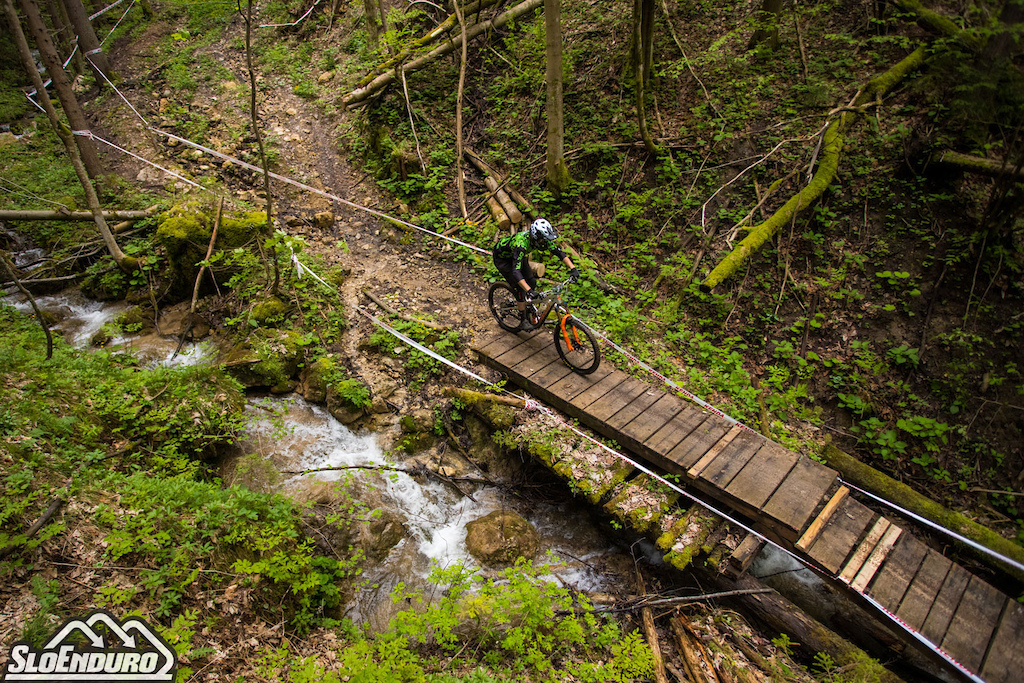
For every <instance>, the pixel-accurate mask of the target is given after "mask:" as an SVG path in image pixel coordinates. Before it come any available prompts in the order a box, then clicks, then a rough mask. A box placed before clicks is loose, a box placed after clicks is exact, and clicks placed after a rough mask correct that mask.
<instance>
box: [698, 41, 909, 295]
mask: <svg viewBox="0 0 1024 683" xmlns="http://www.w3.org/2000/svg"><path fill="white" fill-rule="evenodd" d="M926 56H927V51H926V50H925V48H924V47H919V48H917V49H916V50H914V51H913V52H912V53H911V54H910V55H908V56H907V57H906V58H904V59H903V60H902V61H900V62H899V63H898V64H896V65H895V66H893V67H892V68H891V69H889V70H888V71H886V72H885V73H883V74H881V75H879V76H876V77H875V78H873V79H871V80H870V81H868V83H867V84H866V85H865V86H864V88H863V89H862V90H861V92H860V94H859V95H858V96H857V97H856V99H854V101H853V103H852V105H851V107H850V109H851V110H852V111H842V112H840V113H839V115H838V118H837V119H836V120H834V121H833V122H832V123H831V124H829V126H828V128H826V129H825V132H824V134H823V136H824V137H823V138H822V144H821V156H820V158H819V161H818V169H817V170H816V171H815V173H814V176H813V177H812V178H811V182H810V183H809V184H808V185H807V187H804V188H803V189H801V190H800V191H799V192H797V194H796V195H795V196H794V197H792V198H791V199H790V200H789V201H788V202H786V203H785V204H784V205H783V206H782V208H781V209H779V210H778V211H776V212H775V213H774V214H772V216H771V217H770V218H768V220H766V221H765V222H763V223H761V224H760V225H756V226H754V227H753V228H751V229H750V232H749V233H748V234H747V236H746V237H745V238H743V240H742V241H741V242H740V243H739V244H737V245H736V247H735V248H734V249H733V250H732V251H731V252H730V253H729V254H728V255H727V256H726V257H725V258H724V259H722V260H721V261H720V262H719V263H718V265H717V266H715V267H714V269H713V270H712V271H711V272H710V273H708V276H707V277H706V278H705V279H704V281H703V282H702V283H701V284H700V289H701V291H704V292H710V291H711V290H712V289H714V288H715V287H717V286H718V285H719V284H721V282H722V281H723V280H725V279H727V278H729V277H731V276H732V275H733V274H734V273H736V272H737V271H738V270H739V269H740V268H741V266H743V265H744V264H745V263H746V262H747V259H749V258H750V256H751V255H752V254H754V253H755V252H757V250H758V249H760V248H761V246H762V245H763V244H764V243H765V242H767V241H768V240H770V239H771V238H772V237H773V236H774V235H775V233H777V232H778V231H779V230H780V229H781V228H782V226H784V225H787V224H789V222H790V221H791V220H793V217H794V216H795V215H796V214H797V213H799V212H800V211H803V210H804V209H806V208H807V207H808V206H810V205H811V204H812V203H814V202H815V201H817V199H818V198H819V197H820V196H821V195H822V194H823V193H824V192H825V190H827V189H828V186H829V184H830V183H831V182H832V179H833V178H835V175H836V171H837V170H838V169H839V155H840V153H841V152H842V150H843V136H844V134H845V133H846V131H847V130H849V128H850V126H852V125H853V123H854V122H855V121H856V120H857V112H858V111H860V110H863V109H864V108H865V107H867V106H868V105H870V104H872V103H873V102H876V101H879V100H881V98H882V96H883V95H885V94H886V93H888V92H890V91H891V90H892V89H893V88H894V87H895V86H896V85H897V84H898V83H899V82H900V81H902V80H903V79H904V78H905V77H906V76H907V74H909V73H910V72H911V71H913V70H915V69H917V68H918V67H920V66H921V64H923V63H924V60H925V57H926Z"/></svg>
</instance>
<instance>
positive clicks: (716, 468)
mask: <svg viewBox="0 0 1024 683" xmlns="http://www.w3.org/2000/svg"><path fill="white" fill-rule="evenodd" d="M766 442H767V439H765V438H764V437H763V436H761V435H760V434H755V433H754V432H750V431H747V430H746V429H744V430H743V431H741V432H740V433H739V434H738V435H737V436H736V438H735V439H733V440H732V443H731V444H729V447H728V448H726V449H725V450H723V451H722V452H721V453H719V454H718V457H717V458H715V459H714V460H713V461H712V462H711V464H710V465H708V466H707V467H705V468H704V470H703V471H701V473H700V478H701V479H703V480H705V481H707V482H709V483H711V484H714V485H715V486H717V487H718V488H720V489H724V488H725V487H726V486H728V485H729V482H731V481H732V478H733V477H735V476H736V474H737V473H738V472H739V471H740V470H742V469H743V467H744V465H746V464H747V463H748V462H749V461H750V459H751V458H754V457H756V455H755V454H756V453H758V451H760V449H761V447H762V446H764V444H765V443H766Z"/></svg>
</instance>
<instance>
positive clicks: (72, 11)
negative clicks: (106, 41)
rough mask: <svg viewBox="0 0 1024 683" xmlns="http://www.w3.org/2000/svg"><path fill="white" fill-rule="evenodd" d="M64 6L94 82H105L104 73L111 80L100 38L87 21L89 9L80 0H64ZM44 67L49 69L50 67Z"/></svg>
mask: <svg viewBox="0 0 1024 683" xmlns="http://www.w3.org/2000/svg"><path fill="white" fill-rule="evenodd" d="M64 7H65V8H66V9H67V11H68V19H70V20H71V25H72V26H74V27H75V33H77V34H78V47H79V49H81V50H82V54H83V56H84V57H85V60H86V61H87V62H88V63H89V66H90V68H91V69H92V70H93V72H94V73H95V74H96V82H97V83H98V84H99V85H100V86H102V85H103V84H104V83H106V79H104V78H103V77H104V75H105V76H106V77H107V78H108V79H111V80H113V76H112V75H111V73H110V62H109V60H107V55H106V53H105V52H103V48H102V47H101V46H100V40H99V38H97V37H96V31H94V30H93V28H92V22H90V21H89V10H87V9H85V5H83V4H82V0H64ZM46 68H47V69H49V68H50V67H46Z"/></svg>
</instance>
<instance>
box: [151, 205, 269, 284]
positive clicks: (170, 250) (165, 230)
mask: <svg viewBox="0 0 1024 683" xmlns="http://www.w3.org/2000/svg"><path fill="white" fill-rule="evenodd" d="M266 221H267V216H266V213H264V212H259V211H257V212H251V213H245V214H238V215H233V216H232V215H224V216H222V217H221V222H220V227H219V228H218V230H217V242H216V244H215V245H214V247H215V248H216V249H218V250H226V249H234V248H236V247H241V246H243V245H245V244H247V243H249V242H251V241H252V239H253V238H254V237H256V236H259V235H260V234H262V233H264V232H265V231H266ZM212 235H213V219H212V218H211V217H210V215H209V214H208V213H206V212H205V211H204V210H203V208H202V207H200V206H198V205H195V204H184V205H179V206H175V207H172V208H171V209H169V210H168V211H166V212H165V213H163V214H162V215H161V216H160V218H159V224H158V226H157V231H156V240H157V242H158V243H159V244H160V245H161V246H162V247H163V248H164V251H165V253H166V255H167V268H166V270H165V272H164V274H165V275H166V277H167V279H168V284H169V286H170V287H171V292H172V294H175V295H178V296H185V295H186V294H188V293H190V292H191V289H192V286H193V283H194V282H195V279H196V275H197V274H198V272H199V266H198V265H197V264H198V263H199V262H200V261H202V260H203V259H204V258H205V257H206V250H207V248H208V247H209V244H210V238H211V237H212Z"/></svg>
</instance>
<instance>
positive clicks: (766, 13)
mask: <svg viewBox="0 0 1024 683" xmlns="http://www.w3.org/2000/svg"><path fill="white" fill-rule="evenodd" d="M781 16H782V0H764V2H762V3H761V11H760V12H758V18H757V21H758V26H757V28H756V29H755V30H754V35H752V36H750V42H749V43H747V49H748V50H752V49H754V48H755V47H757V46H758V45H762V44H763V45H765V46H766V47H768V48H769V49H771V50H772V51H774V50H775V49H777V48H778V47H779V19H780V17H781Z"/></svg>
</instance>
